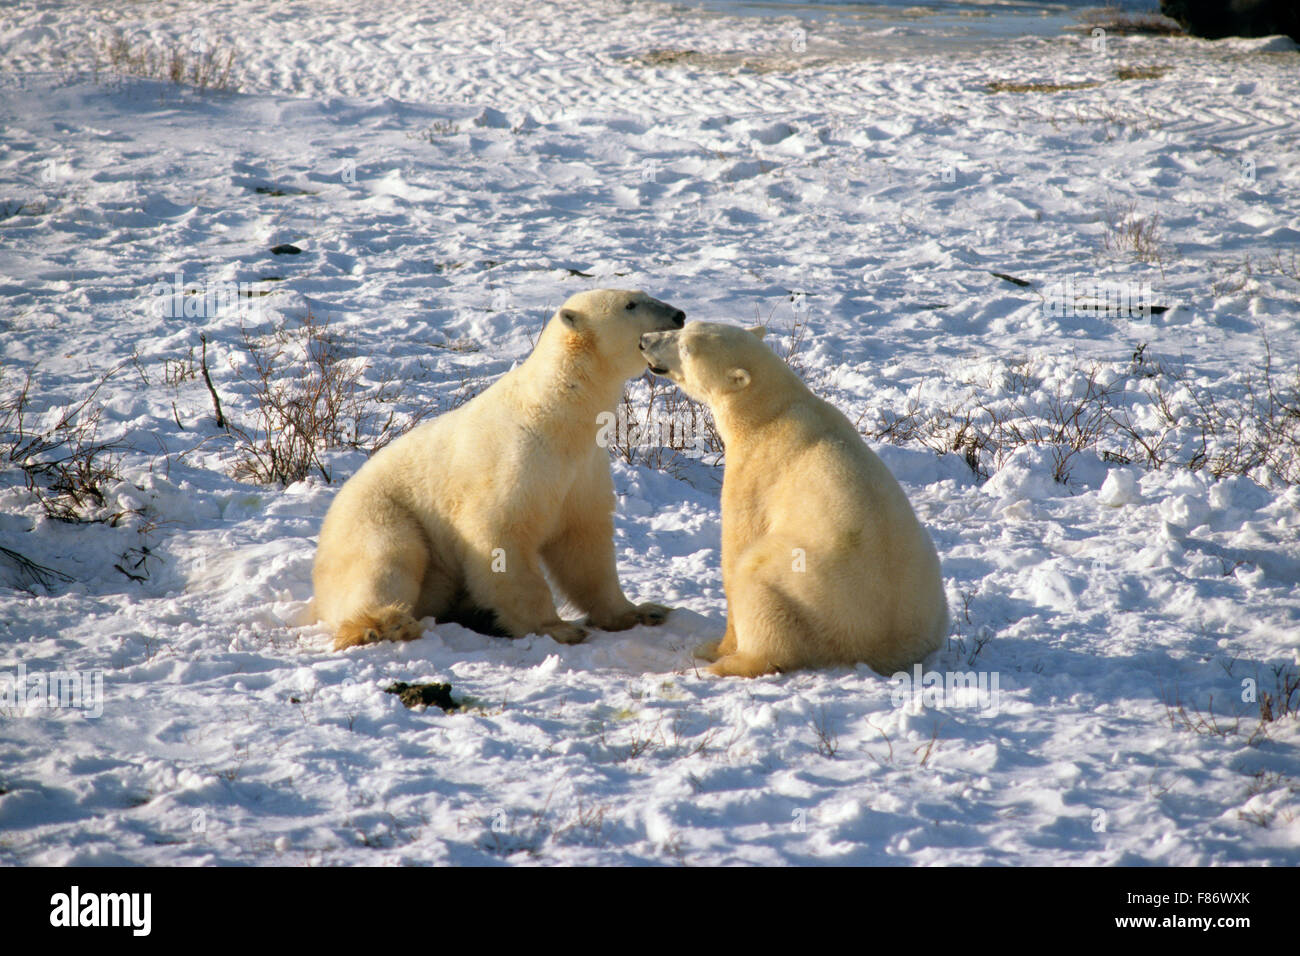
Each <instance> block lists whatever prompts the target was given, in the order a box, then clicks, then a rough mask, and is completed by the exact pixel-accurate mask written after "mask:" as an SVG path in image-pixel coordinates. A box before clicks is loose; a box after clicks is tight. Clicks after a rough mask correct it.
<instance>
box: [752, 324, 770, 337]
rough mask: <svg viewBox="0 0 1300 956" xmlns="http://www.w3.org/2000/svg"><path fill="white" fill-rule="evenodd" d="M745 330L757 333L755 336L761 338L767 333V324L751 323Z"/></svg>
mask: <svg viewBox="0 0 1300 956" xmlns="http://www.w3.org/2000/svg"><path fill="white" fill-rule="evenodd" d="M747 331H749V332H753V333H754V334H755V335H757V336H758V337H759V338H760V339H761V338H762V337H763V336H765V335H767V326H766V325H751V326H750V327H749V328H748V329H747Z"/></svg>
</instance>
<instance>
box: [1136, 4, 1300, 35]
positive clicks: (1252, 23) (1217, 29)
mask: <svg viewBox="0 0 1300 956" xmlns="http://www.w3.org/2000/svg"><path fill="white" fill-rule="evenodd" d="M1160 12H1161V13H1163V14H1164V15H1165V16H1167V17H1170V18H1171V19H1174V20H1177V21H1178V23H1179V24H1180V25H1181V26H1182V28H1183V29H1184V30H1186V31H1187V32H1188V33H1191V34H1193V35H1194V36H1198V37H1205V38H1206V39H1208V40H1218V39H1220V38H1222V37H1266V36H1273V35H1274V34H1277V33H1281V34H1284V35H1286V36H1289V37H1290V38H1291V39H1293V40H1296V41H1297V42H1300V3H1297V2H1296V0H1160Z"/></svg>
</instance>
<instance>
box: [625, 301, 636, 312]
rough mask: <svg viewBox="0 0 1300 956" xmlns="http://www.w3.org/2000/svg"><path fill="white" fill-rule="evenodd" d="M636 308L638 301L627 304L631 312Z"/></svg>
mask: <svg viewBox="0 0 1300 956" xmlns="http://www.w3.org/2000/svg"><path fill="white" fill-rule="evenodd" d="M635 308H636V303H635V302H629V303H628V304H627V310H628V311H629V312H631V311H632V310H633V309H635Z"/></svg>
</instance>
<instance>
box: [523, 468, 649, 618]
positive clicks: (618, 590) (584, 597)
mask: <svg viewBox="0 0 1300 956" xmlns="http://www.w3.org/2000/svg"><path fill="white" fill-rule="evenodd" d="M559 529H560V530H559V531H558V532H557V533H556V534H555V535H554V536H553V537H552V538H551V540H550V541H548V542H547V543H546V545H545V546H544V547H543V548H542V560H543V561H545V562H546V569H547V570H548V571H549V572H550V573H551V577H552V579H554V581H555V583H556V585H557V586H558V587H559V588H560V590H561V591H563V592H564V594H565V596H566V597H567V598H568V599H569V600H570V601H572V602H573V603H574V605H576V606H577V607H578V609H579V610H581V611H582V612H583V613H584V614H586V615H587V620H586V623H588V624H590V625H591V626H592V627H598V628H600V629H601V630H602V631H625V630H627V629H628V628H629V627H636V625H638V624H651V625H653V624H662V623H663V622H664V621H665V620H667V618H668V614H669V612H670V611H671V610H672V609H671V608H668V607H665V606H664V605H662V604H653V603H649V602H647V603H645V604H633V603H632V602H631V601H629V600H628V599H627V596H626V595H624V594H623V588H622V587H621V586H620V585H619V583H618V563H617V561H615V559H614V481H613V479H612V478H611V477H610V474H609V458H608V456H607V455H606V454H605V452H604V450H603V449H595V450H594V451H593V452H592V455H591V458H590V460H589V461H588V462H587V463H586V465H585V468H584V470H583V471H582V472H581V473H580V474H579V475H578V477H577V480H576V481H575V482H574V485H573V488H572V489H570V491H569V494H568V496H567V497H566V499H565V502H564V508H563V511H562V513H561V515H560V521H559Z"/></svg>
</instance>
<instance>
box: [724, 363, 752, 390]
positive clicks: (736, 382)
mask: <svg viewBox="0 0 1300 956" xmlns="http://www.w3.org/2000/svg"><path fill="white" fill-rule="evenodd" d="M749 381H750V379H749V372H747V371H746V370H745V369H743V368H733V369H732V370H731V371H730V372H728V373H727V384H728V385H730V386H731V390H732V391H733V392H738V391H740V390H741V389H742V388H748V387H749Z"/></svg>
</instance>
